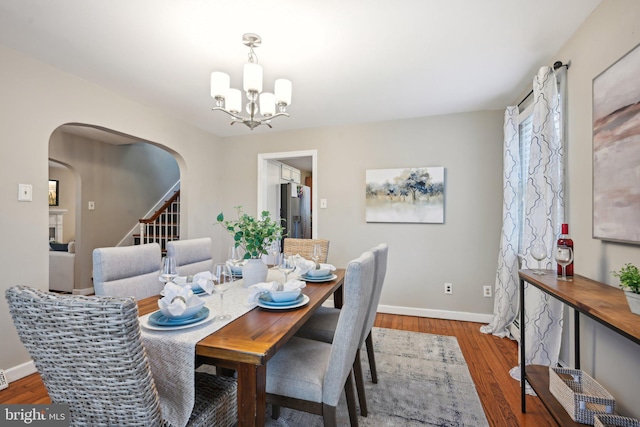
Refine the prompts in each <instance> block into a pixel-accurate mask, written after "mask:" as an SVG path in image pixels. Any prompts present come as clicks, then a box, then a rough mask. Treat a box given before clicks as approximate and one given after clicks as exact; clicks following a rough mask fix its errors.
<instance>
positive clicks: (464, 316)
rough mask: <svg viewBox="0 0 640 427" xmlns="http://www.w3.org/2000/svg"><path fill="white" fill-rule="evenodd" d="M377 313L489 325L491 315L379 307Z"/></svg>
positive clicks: (391, 306) (491, 318)
mask: <svg viewBox="0 0 640 427" xmlns="http://www.w3.org/2000/svg"><path fill="white" fill-rule="evenodd" d="M378 313H388V314H401V315H404V316H417V317H431V318H433V319H445V320H461V321H463V322H477V323H489V322H491V321H492V320H493V314H483V313H467V312H463V311H449V310H434V309H430V308H415V307H399V306H395V305H379V306H378Z"/></svg>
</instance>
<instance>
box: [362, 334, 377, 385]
mask: <svg viewBox="0 0 640 427" xmlns="http://www.w3.org/2000/svg"><path fill="white" fill-rule="evenodd" d="M365 343H366V344H367V357H368V358H369V368H370V369H371V381H372V382H373V383H374V384H378V371H377V370H376V356H375V354H374V353H373V338H371V331H369V335H367V339H366V340H365Z"/></svg>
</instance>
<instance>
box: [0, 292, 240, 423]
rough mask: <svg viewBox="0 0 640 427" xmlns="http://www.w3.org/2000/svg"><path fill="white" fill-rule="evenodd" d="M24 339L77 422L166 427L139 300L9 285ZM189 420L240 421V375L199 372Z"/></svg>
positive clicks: (52, 392) (54, 397) (52, 393)
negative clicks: (143, 333)
mask: <svg viewBox="0 0 640 427" xmlns="http://www.w3.org/2000/svg"><path fill="white" fill-rule="evenodd" d="M6 297H7V301H8V303H9V311H10V314H11V317H12V318H13V322H14V324H15V326H16V329H17V331H18V336H19V337H20V340H21V341H22V343H23V344H24V346H25V347H26V349H27V350H28V351H29V354H30V355H31V358H32V359H33V361H34V362H35V365H36V368H37V369H38V372H39V373H40V376H41V377H42V380H43V382H44V384H45V386H46V388H47V392H48V393H49V397H50V398H51V401H52V402H53V403H54V404H67V405H69V410H70V415H71V425H72V426H92V427H93V426H115V425H118V426H125V425H126V426H144V427H147V426H161V425H162V426H165V425H166V422H165V421H163V419H162V413H161V409H160V403H159V399H158V393H157V391H156V387H155V383H154V380H153V377H152V375H151V370H150V366H149V362H148V360H147V356H146V352H145V349H144V346H143V344H142V340H141V337H140V324H139V322H138V308H137V305H136V302H135V300H134V299H133V298H122V297H104V296H81V295H62V294H56V293H51V292H46V291H40V290H37V289H33V288H29V287H26V286H14V287H12V288H9V289H8V290H7V291H6ZM195 382H196V383H195V387H196V393H195V395H196V398H195V405H194V408H193V410H192V413H191V417H190V419H189V423H188V425H189V426H213V425H216V426H232V425H234V424H235V423H236V421H237V383H236V381H235V380H233V379H230V378H226V377H218V376H215V375H209V374H206V373H201V372H196V381H195Z"/></svg>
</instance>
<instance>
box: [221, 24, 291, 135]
mask: <svg viewBox="0 0 640 427" xmlns="http://www.w3.org/2000/svg"><path fill="white" fill-rule="evenodd" d="M242 43H243V44H244V45H245V46H247V47H248V48H249V63H247V64H244V72H243V75H242V82H243V85H242V88H243V89H244V92H245V94H246V95H247V99H248V100H249V102H248V103H247V106H246V111H247V114H248V115H249V117H242V116H240V115H239V113H240V111H241V110H242V94H241V93H240V90H239V89H233V88H230V81H231V80H230V78H229V75H228V74H227V73H222V72H220V71H214V72H213V73H211V96H212V97H213V98H214V99H215V100H216V106H215V107H213V109H212V110H213V111H216V110H218V111H222V112H224V113H227V114H228V115H230V116H231V117H233V120H232V121H231V124H232V125H233V124H234V123H244V124H245V125H247V126H248V127H249V129H251V130H253V129H254V128H256V127H258V126H260V125H267V126H269V127H271V119H273V118H274V117H279V116H287V117H289V114H287V113H286V107H287V105H291V81H290V80H287V79H277V80H276V81H275V85H274V91H273V93H270V92H262V66H261V65H259V64H258V57H257V56H256V53H255V52H254V51H253V49H254V48H257V47H259V46H260V44H261V43H262V39H261V38H260V36H259V35H257V34H252V33H247V34H244V35H243V36H242ZM258 96H259V99H258ZM258 101H259V102H260V114H261V115H262V117H261V118H260V117H256V115H257V114H258ZM276 106H277V107H278V112H277V113H276Z"/></svg>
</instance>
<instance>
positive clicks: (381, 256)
mask: <svg viewBox="0 0 640 427" xmlns="http://www.w3.org/2000/svg"><path fill="white" fill-rule="evenodd" d="M371 252H372V253H373V258H374V259H375V280H374V283H373V295H372V296H371V302H370V303H369V310H368V311H367V316H366V318H365V321H364V329H363V330H362V336H361V337H360V346H361V347H362V344H364V340H365V339H367V335H369V332H371V328H373V324H374V323H375V321H376V313H377V311H378V304H379V303H380V295H382V285H384V277H385V275H386V274H387V255H388V253H389V246H388V245H387V244H386V243H381V244H379V245H378V246H376V247H375V248H373V249H371Z"/></svg>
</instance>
